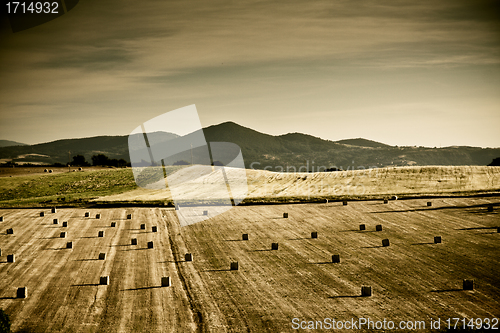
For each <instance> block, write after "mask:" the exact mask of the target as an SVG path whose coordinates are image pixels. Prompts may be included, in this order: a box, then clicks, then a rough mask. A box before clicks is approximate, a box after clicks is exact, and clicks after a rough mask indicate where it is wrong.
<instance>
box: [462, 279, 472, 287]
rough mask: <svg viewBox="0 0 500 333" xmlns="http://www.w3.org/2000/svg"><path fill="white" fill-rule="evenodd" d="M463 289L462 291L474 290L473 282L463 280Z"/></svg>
mask: <svg viewBox="0 0 500 333" xmlns="http://www.w3.org/2000/svg"><path fill="white" fill-rule="evenodd" d="M463 289H464V290H474V280H468V279H464V281H463Z"/></svg>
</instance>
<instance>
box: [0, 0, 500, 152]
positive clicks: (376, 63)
mask: <svg viewBox="0 0 500 333" xmlns="http://www.w3.org/2000/svg"><path fill="white" fill-rule="evenodd" d="M192 104H195V105H196V108H197V110H198V114H199V117H200V121H201V125H202V126H203V127H206V126H209V125H214V124H219V123H222V122H226V121H233V122H236V123H238V124H240V125H242V126H245V127H249V128H252V129H255V130H257V131H260V132H263V133H267V134H272V135H281V134H286V133H291V132H300V133H306V134H310V135H314V136H317V137H320V138H323V139H327V140H334V141H335V140H341V139H349V138H359V137H362V138H366V139H370V140H375V141H380V142H383V143H386V144H391V145H400V146H403V145H409V146H410V145H417V146H428V147H440V146H443V147H444V146H453V145H467V146H480V147H500V130H499V128H500V126H499V125H500V112H499V111H500V1H498V0H495V1H493V0H488V1H486V0H475V1H468V0H440V1H435V0H431V1H429V0H423V1H414V0H413V1H406V0H401V1H392V0H380V1H375V0H350V1H347V0H340V1H338V0H309V1H293V0H292V1H230V0H215V1H204V0H196V1H191V0H185V1H164V0H144V1H130V0H106V1H102V0H81V1H80V2H79V3H78V5H76V6H75V7H74V8H73V9H72V10H70V11H68V12H67V13H66V14H64V15H62V16H60V17H58V18H56V19H54V20H52V21H50V22H47V23H45V24H42V25H39V26H36V27H33V28H30V29H27V30H23V31H20V32H16V33H13V32H12V31H11V29H10V25H9V22H8V21H7V20H2V26H1V29H0V139H5V140H13V141H18V142H22V143H27V144H35V143H41V142H48V141H54V140H59V139H66V138H78V137H90V136H98V135H128V134H129V133H131V132H132V131H133V130H134V129H135V128H136V127H138V126H140V125H141V124H142V123H144V122H146V121H148V120H149V119H151V118H154V117H156V116H159V115H161V114H163V113H165V112H168V111H172V110H175V109H178V108H181V107H185V106H188V105H192Z"/></svg>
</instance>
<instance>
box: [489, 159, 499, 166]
mask: <svg viewBox="0 0 500 333" xmlns="http://www.w3.org/2000/svg"><path fill="white" fill-rule="evenodd" d="M488 166H500V157H497V158H494V159H493V161H491V163H490V164H488Z"/></svg>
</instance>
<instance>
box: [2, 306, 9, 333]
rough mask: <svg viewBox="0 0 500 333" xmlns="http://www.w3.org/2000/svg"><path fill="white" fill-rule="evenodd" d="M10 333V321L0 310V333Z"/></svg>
mask: <svg viewBox="0 0 500 333" xmlns="http://www.w3.org/2000/svg"><path fill="white" fill-rule="evenodd" d="M9 332H10V319H9V315H8V314H6V313H5V312H4V311H3V309H0V333H9Z"/></svg>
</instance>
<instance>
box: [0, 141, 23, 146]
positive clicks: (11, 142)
mask: <svg viewBox="0 0 500 333" xmlns="http://www.w3.org/2000/svg"><path fill="white" fill-rule="evenodd" d="M12 146H27V144H25V143H20V142H16V141H10V140H0V147H12Z"/></svg>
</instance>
